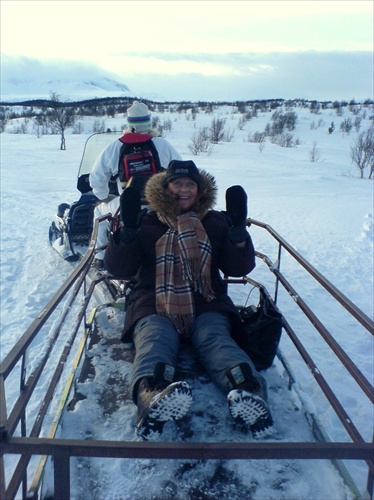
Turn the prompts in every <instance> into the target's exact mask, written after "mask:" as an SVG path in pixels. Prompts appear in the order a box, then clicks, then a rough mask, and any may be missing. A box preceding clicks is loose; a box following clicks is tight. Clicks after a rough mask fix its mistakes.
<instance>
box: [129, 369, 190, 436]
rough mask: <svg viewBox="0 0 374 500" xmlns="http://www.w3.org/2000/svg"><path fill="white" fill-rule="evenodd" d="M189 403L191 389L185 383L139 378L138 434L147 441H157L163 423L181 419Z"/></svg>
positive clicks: (188, 407)
mask: <svg viewBox="0 0 374 500" xmlns="http://www.w3.org/2000/svg"><path fill="white" fill-rule="evenodd" d="M191 403H192V390H191V387H190V385H189V384H188V383H187V382H184V381H179V382H173V383H169V382H167V381H165V380H164V379H158V380H157V378H155V377H153V378H143V379H141V381H140V383H139V386H138V391H137V406H138V419H137V425H136V433H137V435H138V436H139V437H141V438H142V439H144V440H146V441H157V440H158V439H159V437H160V435H161V434H162V431H163V427H164V424H165V422H168V421H169V420H179V419H181V418H183V417H184V416H185V415H186V414H187V413H188V411H189V409H190V406H191Z"/></svg>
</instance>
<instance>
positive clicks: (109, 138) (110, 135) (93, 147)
mask: <svg viewBox="0 0 374 500" xmlns="http://www.w3.org/2000/svg"><path fill="white" fill-rule="evenodd" d="M122 135H123V133H122V132H103V133H100V134H93V135H91V136H90V137H89V138H88V139H87V141H86V144H85V146H84V151H83V156H82V160H81V164H80V167H79V171H78V177H80V176H81V175H84V174H89V173H90V172H91V170H92V167H93V165H94V163H95V161H96V159H97V157H98V156H99V154H100V153H101V152H102V150H103V149H104V148H106V147H107V146H108V145H109V144H110V143H111V142H113V141H114V140H115V139H116V137H118V138H119V137H121V136H122Z"/></svg>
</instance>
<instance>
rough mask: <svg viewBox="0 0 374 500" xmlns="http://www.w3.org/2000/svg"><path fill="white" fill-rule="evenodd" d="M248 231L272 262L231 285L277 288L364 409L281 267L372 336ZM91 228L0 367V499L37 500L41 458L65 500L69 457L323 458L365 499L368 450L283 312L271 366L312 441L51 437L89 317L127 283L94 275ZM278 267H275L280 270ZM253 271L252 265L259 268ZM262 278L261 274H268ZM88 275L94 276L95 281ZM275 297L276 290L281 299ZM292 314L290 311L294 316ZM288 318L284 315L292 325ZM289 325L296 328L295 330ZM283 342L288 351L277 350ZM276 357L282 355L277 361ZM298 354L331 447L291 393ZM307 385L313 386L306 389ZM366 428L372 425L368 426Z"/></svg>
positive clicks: (340, 356)
mask: <svg viewBox="0 0 374 500" xmlns="http://www.w3.org/2000/svg"><path fill="white" fill-rule="evenodd" d="M247 224H248V225H251V226H252V228H253V229H256V230H260V231H262V232H265V233H266V234H267V235H268V236H269V238H270V241H271V244H272V246H273V249H275V258H274V259H271V258H270V257H269V256H268V255H267V254H265V253H260V252H257V254H256V255H257V259H258V261H259V263H264V264H265V266H261V268H263V269H264V270H266V274H264V276H266V278H264V283H263V284H261V285H260V284H259V283H256V282H255V281H253V280H252V279H250V278H248V277H243V278H242V279H240V280H237V279H236V280H230V279H228V280H229V282H230V284H233V286H235V287H236V286H237V285H242V286H247V287H248V285H251V284H254V285H256V286H257V285H259V286H262V287H264V288H265V289H266V290H268V289H270V287H273V289H274V293H272V294H271V295H272V297H273V300H274V301H275V303H278V302H279V296H280V294H281V292H282V291H283V290H284V291H285V293H286V295H288V296H289V298H290V302H291V305H290V306H287V307H288V308H289V310H290V311H291V310H292V311H300V314H301V317H302V318H303V320H305V321H306V322H307V323H308V325H309V327H310V328H311V330H312V331H313V333H312V334H311V335H313V338H314V339H316V340H315V341H316V342H317V341H318V342H322V344H323V345H324V349H325V351H324V356H328V357H329V359H331V360H332V361H333V362H334V363H335V362H336V363H338V365H339V367H340V369H341V370H342V372H343V373H344V374H345V375H344V376H346V377H347V381H349V382H350V383H354V384H355V385H356V387H357V392H360V393H361V394H362V400H363V401H365V404H371V405H372V404H373V400H374V391H373V387H372V385H371V383H370V382H369V381H368V380H367V379H366V377H365V376H364V375H363V374H362V372H361V371H360V370H359V369H358V367H357V366H356V365H355V364H354V362H353V361H352V360H351V359H350V357H349V356H348V355H347V353H346V352H345V351H344V350H343V348H342V347H341V346H340V345H339V343H338V341H337V340H336V339H335V338H334V336H333V335H332V334H331V333H330V331H329V329H328V328H327V327H326V326H325V325H324V323H323V322H322V320H320V319H319V317H317V314H316V313H315V312H313V311H312V309H311V308H310V307H309V306H308V305H307V304H306V302H305V301H304V300H303V298H302V297H301V295H300V294H299V293H298V292H297V291H296V289H295V288H294V285H292V284H291V283H290V282H289V280H288V279H287V277H286V274H287V273H286V272H284V271H283V261H285V264H284V266H285V271H287V265H288V264H287V262H288V261H291V262H292V265H293V266H294V265H297V266H299V267H300V269H301V270H302V271H303V272H305V273H306V275H307V276H308V277H309V278H310V279H312V280H313V281H314V282H315V283H316V286H317V287H320V288H321V289H322V291H324V293H325V292H326V293H327V295H328V296H329V297H331V298H332V300H333V303H334V306H336V307H341V309H342V311H343V312H344V314H348V316H349V318H350V319H349V322H350V323H352V322H353V323H355V324H359V325H361V327H362V330H363V332H364V333H365V334H367V335H369V334H372V335H373V333H374V325H373V322H372V321H371V319H370V318H368V317H367V316H366V315H365V314H364V313H363V312H362V311H361V310H360V309H359V308H358V307H357V306H356V305H355V304H353V303H352V302H351V301H350V300H349V299H348V298H347V297H345V296H344V295H343V294H342V293H341V292H340V291H339V290H338V289H336V287H334V285H332V284H331V283H330V282H329V281H328V280H327V279H326V278H325V277H324V276H323V275H322V274H321V273H320V272H319V271H318V270H317V269H315V268H314V267H313V266H312V265H311V264H309V263H308V262H307V261H306V260H305V259H304V258H303V257H302V256H301V255H300V254H299V253H298V252H297V251H296V250H295V249H294V248H293V247H292V246H291V245H289V244H288V243H287V241H285V240H284V238H282V237H281V236H280V235H279V234H278V233H277V232H276V231H274V230H273V229H272V228H271V227H270V226H268V225H267V224H264V223H262V222H259V221H256V220H252V219H248V221H247ZM97 228H98V225H97V222H96V223H95V225H94V229H93V232H92V237H91V239H90V242H89V244H88V249H87V252H86V253H85V255H84V256H83V257H82V260H81V261H80V263H79V265H77V267H76V268H75V269H74V271H73V272H72V274H71V275H70V276H69V277H68V279H67V280H66V281H65V283H64V284H63V285H62V286H61V288H60V289H59V290H58V291H57V292H56V293H55V295H54V296H53V297H52V298H51V299H50V301H49V302H48V304H46V306H45V307H44V308H43V309H42V310H41V311H40V312H39V314H38V315H37V316H36V318H35V320H34V321H33V322H32V324H31V325H30V326H29V328H28V329H27V330H26V331H25V332H24V334H23V335H22V337H21V338H20V339H19V341H18V342H17V343H16V344H15V345H14V347H13V349H12V350H11V351H10V352H9V354H8V355H7V356H6V357H5V359H4V360H3V362H2V363H1V366H0V434H1V464H0V479H1V486H0V498H4V499H13V498H19V497H20V496H21V497H22V498H43V495H44V493H43V491H45V490H43V489H42V485H43V474H44V471H45V465H46V463H47V461H48V457H51V458H52V461H50V462H48V463H49V467H51V468H52V470H53V472H51V475H52V477H53V480H52V481H51V483H52V489H53V497H54V498H56V499H60V498H63V499H64V500H67V499H69V498H70V491H71V485H70V480H71V470H70V462H71V459H72V458H73V457H102V458H103V460H104V461H105V459H109V458H128V459H137V458H149V459H157V460H158V459H173V460H174V461H176V460H182V459H194V460H195V459H196V460H198V459H200V460H211V459H217V458H220V459H238V460H249V459H251V460H264V459H279V460H283V459H297V460H312V459H317V460H326V459H327V460H331V461H332V462H333V463H334V465H335V466H336V468H337V470H338V472H339V474H340V475H341V476H342V477H343V479H344V481H345V483H346V484H347V485H348V487H349V489H350V491H351V494H352V496H353V497H354V498H368V497H370V498H372V495H373V478H374V458H373V442H370V441H368V440H365V439H364V437H363V436H362V432H360V431H359V430H358V428H357V426H356V424H355V419H354V417H352V416H351V415H349V414H348V410H347V409H346V408H344V407H343V405H342V403H341V402H340V401H339V396H338V395H337V394H335V392H334V391H333V389H332V388H331V386H330V384H329V383H328V381H327V377H326V375H327V374H324V373H321V371H320V370H319V368H318V362H317V361H315V360H314V359H313V358H312V356H311V354H310V352H309V351H310V349H309V348H308V347H307V345H306V341H307V339H306V338H305V336H304V337H303V335H302V333H303V332H302V330H298V329H297V328H296V327H294V326H292V325H291V321H289V319H287V318H288V317H289V316H290V314H289V313H288V312H287V313H286V312H285V311H282V312H283V316H284V334H283V338H282V341H281V345H280V351H279V353H278V361H277V362H278V363H280V364H281V365H282V366H283V367H284V369H285V372H286V373H287V377H288V383H289V388H290V390H291V389H296V392H298V394H299V396H300V401H301V407H302V411H303V413H304V414H305V416H306V418H307V420H308V422H309V424H310V426H311V428H312V430H313V433H314V436H315V442H293V441H292V442H291V441H290V442H281V441H276V440H274V441H266V442H236V441H235V442H189V441H178V442H158V443H149V442H137V441H116V440H110V441H107V440H91V439H76V438H74V439H73V438H71V439H70V438H69V437H66V436H65V437H64V438H61V437H59V426H60V424H61V422H62V423H63V420H64V415H65V412H66V408H67V405H68V403H69V402H70V401H71V399H72V397H73V395H74V387H75V384H76V380H77V379H78V377H79V376H80V373H81V368H82V365H83V364H84V360H85V356H86V353H87V349H88V345H89V343H90V340H91V338H92V335H93V332H94V330H95V315H96V312H97V310H98V308H100V307H104V306H105V304H108V303H109V304H111V305H112V306H113V307H120V306H121V304H123V302H124V301H125V294H126V283H121V282H118V281H117V280H115V277H112V276H108V275H106V274H103V273H97V271H96V270H94V269H93V268H92V266H91V264H92V261H93V259H94V256H95V239H96V235H97ZM281 263H282V266H281ZM258 267H260V266H258ZM268 271H270V272H268ZM95 273H97V274H95ZM282 293H283V292H282ZM295 314H296V312H295ZM293 315H294V313H292V314H291V316H292V317H293ZM296 324H297V322H296ZM283 342H285V343H287V349H283V345H282V344H283ZM38 344H39V345H40V349H39V350H38V358H37V360H35V359H34V360H33V363H30V360H29V358H28V355H29V352H30V349H31V348H35V345H38ZM283 352H285V353H286V354H285V355H283ZM294 355H295V356H297V357H298V358H299V359H300V360H301V361H302V364H303V366H304V367H306V368H307V370H306V371H307V372H308V376H310V377H312V379H313V380H314V381H315V383H316V386H317V388H318V391H319V394H321V395H322V396H323V397H324V398H325V399H326V401H327V402H328V405H329V407H330V409H331V410H332V411H333V413H334V415H336V417H337V418H338V419H339V421H340V422H341V426H342V429H344V432H345V436H346V437H345V438H344V439H342V440H338V441H334V442H333V441H332V440H331V438H330V437H329V436H328V435H327V433H326V431H325V430H324V428H323V426H322V425H321V422H320V419H319V418H318V415H316V414H315V413H313V412H311V411H310V408H308V405H307V404H306V402H305V401H303V397H302V394H300V391H299V389H298V387H297V386H298V384H297V378H298V375H299V374H298V373H297V371H296V369H295V368H294V367H291V363H289V362H288V361H287V359H290V358H293V356H294ZM56 359H57V360H58V361H57V363H56ZM15 380H18V381H19V387H20V390H19V394H18V396H17V397H16V399H15V400H11V399H10V396H9V391H8V383H9V382H10V381H12V382H14V381H15ZM313 383H314V382H313ZM368 425H371V426H372V422H369V423H368ZM352 461H361V462H362V463H363V464H365V466H366V468H367V484H366V485H362V484H361V485H357V484H356V483H355V480H354V478H353V477H352V474H351V472H350V463H351V462H352Z"/></svg>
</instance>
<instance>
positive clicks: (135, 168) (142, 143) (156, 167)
mask: <svg viewBox="0 0 374 500" xmlns="http://www.w3.org/2000/svg"><path fill="white" fill-rule="evenodd" d="M119 140H120V141H121V142H122V147H121V150H120V157H119V163H118V175H119V178H120V181H121V182H126V183H127V182H128V181H129V180H130V178H131V177H138V176H145V177H148V176H150V175H153V174H155V173H156V172H160V171H161V170H162V168H161V164H160V159H159V156H158V152H157V149H156V147H155V145H154V143H153V141H152V136H151V135H149V134H137V133H133V132H132V133H129V134H125V135H123V136H122V137H121V138H120V139H119Z"/></svg>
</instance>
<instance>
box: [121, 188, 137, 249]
mask: <svg viewBox="0 0 374 500" xmlns="http://www.w3.org/2000/svg"><path fill="white" fill-rule="evenodd" d="M141 214H142V210H141V197H140V191H139V190H138V189H136V188H134V187H131V186H129V187H128V188H126V189H124V190H123V191H122V193H121V198H120V216H121V222H122V224H123V225H122V227H121V229H120V241H123V242H124V243H131V241H133V240H134V239H135V238H136V235H137V232H138V229H139V226H140V221H139V218H140V215H141Z"/></svg>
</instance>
